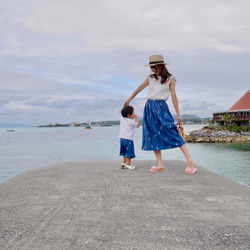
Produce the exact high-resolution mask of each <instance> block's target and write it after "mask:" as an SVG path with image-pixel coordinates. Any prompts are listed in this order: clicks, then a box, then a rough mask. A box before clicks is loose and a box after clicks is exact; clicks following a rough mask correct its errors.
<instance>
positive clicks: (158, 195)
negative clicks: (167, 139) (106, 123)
mask: <svg viewBox="0 0 250 250" xmlns="http://www.w3.org/2000/svg"><path fill="white" fill-rule="evenodd" d="M133 164H134V165H136V167H137V169H136V170H122V169H120V162H117V161H109V162H98V161H96V162H79V163H62V164H58V165H54V166H49V167H44V168H40V169H36V170H32V171H28V172H26V173H24V174H20V175H18V176H16V177H14V178H12V179H10V180H7V181H5V182H3V183H1V184H0V249H15V250H19V249H22V250H24V249H25V250H26V249H27V250H46V249H51V250H52V249H53V250H64V249H65V250H66V249H67V250H74V249H86V250H88V249H90V250H93V249H98V250H99V249H109V250H110V249H114V250H118V249H126V250H127V249H134V250H135V249H143V250H145V249H148V250H152V249H153V250H161V249H162V250H163V249H164V250H166V249H169V250H174V249H178V250H181V249H192V250H195V249H202V250H205V249H209V250H211V249H213V250H214V249H237V250H239V249H246V250H247V249H249V246H250V232H249V228H250V189H249V187H248V186H245V185H243V184H240V183H237V182H234V181H232V180H229V179H227V178H225V177H222V176H219V175H217V174H215V173H212V172H210V171H208V170H206V169H204V168H202V167H199V166H197V168H198V172H197V174H196V175H193V176H189V175H185V174H184V169H185V167H186V163H185V162H182V161H165V162H164V165H165V168H166V170H165V171H163V172H158V173H150V172H149V170H150V168H151V166H152V165H154V164H155V161H151V160H150V161H136V160H134V161H133Z"/></svg>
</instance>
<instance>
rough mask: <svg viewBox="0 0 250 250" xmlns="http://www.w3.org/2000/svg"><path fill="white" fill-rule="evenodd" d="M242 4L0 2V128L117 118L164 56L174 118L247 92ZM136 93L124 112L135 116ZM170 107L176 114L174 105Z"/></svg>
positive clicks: (248, 21) (244, 0)
mask: <svg viewBox="0 0 250 250" xmlns="http://www.w3.org/2000/svg"><path fill="white" fill-rule="evenodd" d="M249 9H250V1H249V0H238V1H235V0H209V1H205V0H189V1H186V0H175V1H172V0H171V1H170V0H164V1H163V0H154V1H152V0H151V1H149V0H133V1H131V0H105V1H104V0H70V1H69V0H11V1H10V0H0V30H1V32H0V123H24V124H27V125H42V124H43V125H44V124H49V123H50V122H62V123H70V122H87V121H89V120H90V121H105V120H119V118H120V110H121V108H122V106H123V103H124V102H125V101H126V100H127V99H128V98H129V96H130V95H131V94H132V93H133V91H134V90H135V89H136V88H137V87H138V86H139V85H140V84H141V83H143V82H144V80H145V79H146V78H147V76H148V75H149V74H150V73H151V71H150V68H149V67H144V65H146V64H148V62H149V56H150V55H153V54H161V55H163V56H164V60H165V62H168V63H170V65H168V66H167V68H168V70H169V72H170V73H171V74H172V75H174V77H175V78H176V80H177V82H176V92H177V97H178V100H179V108H180V112H181V114H195V115H197V116H199V117H203V118H205V117H212V115H213V112H220V111H226V110H228V109H229V108H230V107H231V106H232V105H233V104H234V103H235V102H236V101H238V100H239V99H240V98H241V97H242V96H243V95H244V94H245V93H246V92H247V91H248V90H249V89H250V74H249V70H250V68H249V65H250V15H249ZM146 98H147V89H145V90H143V91H142V92H141V93H140V94H139V95H138V96H137V97H136V98H135V99H134V100H133V101H132V102H131V103H130V104H131V105H132V106H134V107H135V112H136V113H137V114H138V116H139V117H142V114H143V107H144V104H145V102H146ZM168 105H169V107H170V110H171V112H172V114H173V115H174V114H175V110H174V108H173V105H172V101H171V98H170V99H169V100H168Z"/></svg>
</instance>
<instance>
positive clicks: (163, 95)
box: [147, 76, 173, 101]
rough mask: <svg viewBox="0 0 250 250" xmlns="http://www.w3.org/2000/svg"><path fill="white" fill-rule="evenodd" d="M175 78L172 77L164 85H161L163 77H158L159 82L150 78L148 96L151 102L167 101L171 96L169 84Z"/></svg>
mask: <svg viewBox="0 0 250 250" xmlns="http://www.w3.org/2000/svg"><path fill="white" fill-rule="evenodd" d="M172 78H173V76H170V78H169V79H168V81H167V82H166V83H164V84H161V77H160V76H158V80H156V79H155V78H152V77H151V76H149V85H148V96H147V99H149V100H165V101H167V99H168V98H169V96H170V89H169V84H170V81H171V79H172Z"/></svg>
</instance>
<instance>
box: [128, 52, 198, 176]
mask: <svg viewBox="0 0 250 250" xmlns="http://www.w3.org/2000/svg"><path fill="white" fill-rule="evenodd" d="M167 64H168V63H164V58H163V56H162V55H153V56H150V57H149V65H145V67H146V66H150V68H151V70H152V72H153V74H152V75H150V76H148V77H147V79H146V80H145V81H144V82H143V83H142V84H141V85H140V86H139V87H138V88H137V89H136V90H135V91H134V92H133V94H132V95H131V96H130V98H129V99H128V100H127V101H126V102H125V103H124V106H127V105H129V103H130V101H131V100H132V99H134V98H135V96H136V95H137V94H138V93H139V92H141V91H142V90H143V89H144V88H146V87H148V96H147V102H146V104H145V108H144V114H143V138H142V150H151V151H154V154H155V157H156V160H157V162H158V166H153V167H152V168H151V170H150V171H151V172H159V171H164V169H165V168H164V165H163V161H162V156H161V150H164V149H171V148H175V147H179V148H180V149H181V151H182V152H183V154H184V155H185V157H186V160H187V167H186V169H185V173H186V174H195V173H196V171H197V169H196V168H194V161H193V159H192V158H191V156H190V154H189V151H188V148H187V146H186V144H185V142H184V140H183V139H182V137H181V136H180V135H179V133H178V131H177V127H176V125H175V124H174V119H173V117H172V115H171V113H170V111H169V108H168V105H167V103H166V101H167V100H168V98H169V96H170V94H171V97H172V102H173V105H174V108H175V111H176V113H177V118H178V122H179V124H181V123H182V118H181V115H180V111H179V107H178V99H177V96H176V92H175V83H176V81H175V78H174V77H173V76H172V75H171V74H170V73H169V72H168V70H167V68H166V66H165V65H167Z"/></svg>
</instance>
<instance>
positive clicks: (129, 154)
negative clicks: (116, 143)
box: [120, 138, 135, 158]
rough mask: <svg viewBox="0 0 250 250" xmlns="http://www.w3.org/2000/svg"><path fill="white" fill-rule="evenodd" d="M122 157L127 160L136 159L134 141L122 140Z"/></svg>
mask: <svg viewBox="0 0 250 250" xmlns="http://www.w3.org/2000/svg"><path fill="white" fill-rule="evenodd" d="M120 156H124V157H126V158H135V149H134V141H133V140H128V139H123V138H121V139H120Z"/></svg>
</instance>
